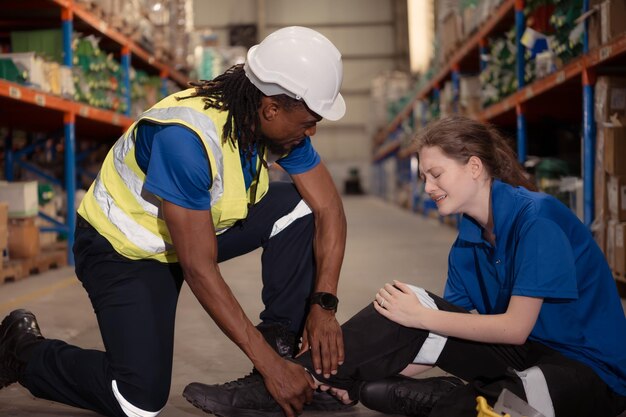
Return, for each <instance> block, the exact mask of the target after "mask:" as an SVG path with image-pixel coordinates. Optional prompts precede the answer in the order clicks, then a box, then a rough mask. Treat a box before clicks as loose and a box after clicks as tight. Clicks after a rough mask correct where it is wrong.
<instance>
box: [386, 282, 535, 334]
mask: <svg viewBox="0 0 626 417" xmlns="http://www.w3.org/2000/svg"><path fill="white" fill-rule="evenodd" d="M394 284H395V286H394V285H391V284H385V287H384V288H381V289H380V291H379V292H378V293H377V294H376V301H375V302H374V307H375V308H376V310H377V311H378V312H379V313H380V314H382V315H383V316H385V317H387V318H388V319H390V320H392V321H395V322H396V323H398V324H401V325H403V326H407V327H415V328H419V329H426V330H429V331H432V332H434V333H439V334H442V335H446V336H453V337H458V338H460V339H466V340H473V341H476V342H484V343H505V344H512V345H521V344H523V343H524V342H526V340H527V339H528V335H529V334H530V332H531V331H532V329H533V327H534V326H535V322H536V321H537V317H538V316H539V311H540V310H541V305H542V303H543V299H542V298H533V297H522V296H512V297H511V300H510V302H509V307H508V308H507V310H506V312H505V313H503V314H493V315H492V314H465V313H453V312H448V311H440V310H433V309H430V308H427V307H424V306H423V305H422V303H420V301H419V300H418V298H417V296H416V295H415V294H414V293H413V291H412V290H411V289H410V287H409V286H408V285H406V284H404V283H401V282H398V281H394ZM383 299H384V302H383ZM380 303H383V307H381V306H380Z"/></svg>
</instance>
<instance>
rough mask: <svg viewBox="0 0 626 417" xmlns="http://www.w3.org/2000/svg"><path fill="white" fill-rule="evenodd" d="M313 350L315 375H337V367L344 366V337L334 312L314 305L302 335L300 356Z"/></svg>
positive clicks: (312, 357)
mask: <svg viewBox="0 0 626 417" xmlns="http://www.w3.org/2000/svg"><path fill="white" fill-rule="evenodd" d="M309 349H311V360H312V361H313V367H314V368H315V373H317V374H321V373H322V372H323V373H324V377H326V378H329V377H330V375H331V374H332V375H335V374H336V373H337V367H338V366H339V365H341V364H343V360H344V351H343V335H342V333H341V327H340V326H339V323H338V322H337V319H336V318H335V313H334V312H333V311H329V310H324V309H323V308H322V307H320V306H318V305H316V304H313V305H312V306H311V311H310V312H309V316H308V317H307V319H306V324H305V327H304V333H303V334H302V347H301V348H300V352H299V353H298V355H300V354H302V353H304V352H306V351H307V350H309Z"/></svg>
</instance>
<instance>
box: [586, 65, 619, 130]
mask: <svg viewBox="0 0 626 417" xmlns="http://www.w3.org/2000/svg"><path fill="white" fill-rule="evenodd" d="M594 96H595V106H594V107H595V119H596V123H597V126H598V129H601V128H604V127H611V126H613V127H619V126H626V77H617V76H609V75H603V76H600V77H598V79H597V81H596V86H595V94H594Z"/></svg>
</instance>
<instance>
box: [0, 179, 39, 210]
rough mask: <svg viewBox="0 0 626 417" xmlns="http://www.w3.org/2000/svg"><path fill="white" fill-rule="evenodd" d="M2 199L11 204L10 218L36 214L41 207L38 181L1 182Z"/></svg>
mask: <svg viewBox="0 0 626 417" xmlns="http://www.w3.org/2000/svg"><path fill="white" fill-rule="evenodd" d="M0 201H6V202H7V203H8V204H9V218H22V217H30V216H34V215H36V214H37V210H38V208H39V194H38V192H37V181H24V182H3V183H0Z"/></svg>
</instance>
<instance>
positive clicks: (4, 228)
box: [0, 202, 9, 270]
mask: <svg viewBox="0 0 626 417" xmlns="http://www.w3.org/2000/svg"><path fill="white" fill-rule="evenodd" d="M8 222H9V204H8V203H4V202H2V203H0V270H1V269H2V264H3V263H4V258H5V256H8V253H7V247H8V244H9V230H8Z"/></svg>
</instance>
